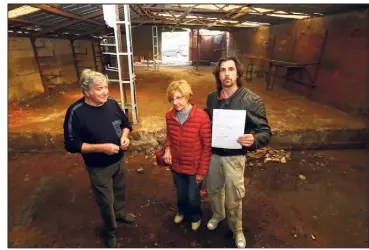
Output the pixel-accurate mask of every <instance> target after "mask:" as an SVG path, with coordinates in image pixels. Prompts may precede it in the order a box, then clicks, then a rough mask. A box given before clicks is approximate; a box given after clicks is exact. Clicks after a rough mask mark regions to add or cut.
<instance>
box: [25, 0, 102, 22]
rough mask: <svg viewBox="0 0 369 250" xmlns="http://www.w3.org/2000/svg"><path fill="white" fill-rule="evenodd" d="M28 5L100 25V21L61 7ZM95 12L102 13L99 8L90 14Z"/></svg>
mask: <svg viewBox="0 0 369 250" xmlns="http://www.w3.org/2000/svg"><path fill="white" fill-rule="evenodd" d="M30 6H32V7H35V8H39V9H40V10H43V11H47V12H49V13H53V14H57V15H59V16H64V17H68V18H72V19H77V20H81V21H84V22H88V23H93V24H96V25H102V24H101V23H99V22H97V21H94V20H88V18H86V16H84V17H82V16H79V15H76V14H73V13H70V12H67V11H65V10H62V9H58V8H54V7H50V6H48V5H46V4H30ZM95 13H99V14H98V15H102V14H103V11H102V10H100V11H97V12H94V13H91V14H95ZM89 15H90V14H89Z"/></svg>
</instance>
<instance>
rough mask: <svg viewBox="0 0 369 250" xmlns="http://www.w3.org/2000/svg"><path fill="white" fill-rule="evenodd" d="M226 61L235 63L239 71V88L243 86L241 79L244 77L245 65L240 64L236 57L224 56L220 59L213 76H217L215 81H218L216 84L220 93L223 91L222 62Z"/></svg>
mask: <svg viewBox="0 0 369 250" xmlns="http://www.w3.org/2000/svg"><path fill="white" fill-rule="evenodd" d="M225 61H234V64H235V65H236V69H237V86H238V87H241V85H242V79H241V77H242V76H243V73H244V68H243V65H242V64H241V63H240V61H239V60H238V58H237V57H235V56H224V57H222V58H220V59H219V61H218V63H217V65H216V66H215V68H214V70H213V74H214V76H215V80H216V83H217V89H218V90H219V91H220V90H221V89H222V82H221V81H220V79H219V71H220V65H221V64H222V62H225Z"/></svg>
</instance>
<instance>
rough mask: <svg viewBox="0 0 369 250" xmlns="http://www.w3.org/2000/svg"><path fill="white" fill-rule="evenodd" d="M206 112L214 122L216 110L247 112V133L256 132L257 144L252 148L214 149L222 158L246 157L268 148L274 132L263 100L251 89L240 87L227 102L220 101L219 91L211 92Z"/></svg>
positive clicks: (207, 100)
mask: <svg viewBox="0 0 369 250" xmlns="http://www.w3.org/2000/svg"><path fill="white" fill-rule="evenodd" d="M206 107H207V108H206V110H207V112H208V114H209V116H210V119H211V120H213V110H214V109H233V110H246V111H247V112H246V121H245V132H244V134H249V133H250V132H252V131H254V138H255V143H254V144H253V145H252V146H251V147H242V149H222V148H212V152H213V153H215V154H218V155H221V156H227V155H244V154H246V153H247V151H252V150H256V149H258V148H261V147H264V146H266V145H267V144H268V143H269V141H270V138H271V137H272V131H271V128H270V126H269V124H268V120H267V118H266V114H265V107H264V103H263V101H262V100H261V98H260V97H259V96H258V95H256V94H255V93H253V92H251V91H250V90H249V89H247V88H244V87H240V88H239V89H237V91H236V92H235V93H234V94H233V95H232V96H230V97H228V98H227V99H225V100H220V98H219V91H218V90H215V91H213V92H211V93H210V94H209V95H208V97H207V99H206Z"/></svg>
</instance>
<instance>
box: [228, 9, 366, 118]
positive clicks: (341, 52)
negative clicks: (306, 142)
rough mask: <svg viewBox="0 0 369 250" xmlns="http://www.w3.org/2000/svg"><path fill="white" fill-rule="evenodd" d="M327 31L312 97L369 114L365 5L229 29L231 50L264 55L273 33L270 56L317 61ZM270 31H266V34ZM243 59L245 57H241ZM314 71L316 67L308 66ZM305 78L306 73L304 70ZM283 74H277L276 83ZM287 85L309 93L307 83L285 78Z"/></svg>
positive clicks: (299, 60)
mask: <svg viewBox="0 0 369 250" xmlns="http://www.w3.org/2000/svg"><path fill="white" fill-rule="evenodd" d="M326 31H327V37H326V42H325V47H324V51H323V53H322V59H321V65H320V69H319V70H318V72H317V76H316V82H315V83H316V85H317V87H316V88H315V90H314V92H313V95H312V96H311V98H313V99H314V100H316V101H318V102H321V103H325V104H328V105H331V106H333V107H336V108H338V109H341V110H343V111H346V112H348V113H352V114H357V115H365V116H367V115H368V114H369V70H368V69H369V34H368V31H369V11H368V9H367V10H364V11H353V12H349V13H344V14H337V15H330V16H326V17H321V18H314V19H306V20H297V21H293V22H288V23H285V24H281V25H276V26H271V27H270V28H265V27H262V28H258V29H256V30H255V29H254V30H251V29H245V30H244V31H242V30H236V31H233V32H231V37H232V39H231V41H232V42H231V44H230V51H232V53H233V54H237V55H238V56H239V57H241V58H243V57H244V56H245V55H256V56H265V55H268V48H270V47H271V46H272V44H273V43H272V41H269V45H266V44H265V42H266V40H268V38H269V34H268V33H270V36H271V37H272V38H273V39H275V44H274V48H273V55H272V58H273V59H277V60H286V61H292V62H300V63H303V62H306V63H308V62H316V61H317V60H318V59H319V54H320V49H321V47H322V43H323V39H324V34H325V32H326ZM267 34H268V35H267ZM243 62H244V63H245V60H244V61H243ZM309 70H310V72H311V73H312V74H313V73H314V68H311V69H309ZM304 78H305V79H304V80H305V81H306V80H307V79H306V76H304ZM283 81H284V80H283V79H279V80H277V81H276V84H281V83H282V82H283ZM287 88H288V89H290V90H291V91H293V92H295V93H298V94H301V95H308V94H309V93H310V91H311V89H310V88H309V87H306V86H302V85H298V84H294V83H290V82H289V83H288V84H287Z"/></svg>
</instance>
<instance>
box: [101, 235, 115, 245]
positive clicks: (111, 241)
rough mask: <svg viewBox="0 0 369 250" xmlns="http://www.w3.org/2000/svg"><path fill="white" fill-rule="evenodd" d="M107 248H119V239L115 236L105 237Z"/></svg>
mask: <svg viewBox="0 0 369 250" xmlns="http://www.w3.org/2000/svg"><path fill="white" fill-rule="evenodd" d="M104 243H105V246H106V247H108V248H117V247H118V240H117V237H116V236H115V235H114V236H106V237H104Z"/></svg>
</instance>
